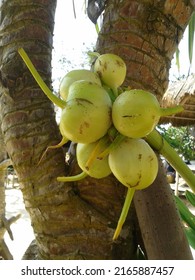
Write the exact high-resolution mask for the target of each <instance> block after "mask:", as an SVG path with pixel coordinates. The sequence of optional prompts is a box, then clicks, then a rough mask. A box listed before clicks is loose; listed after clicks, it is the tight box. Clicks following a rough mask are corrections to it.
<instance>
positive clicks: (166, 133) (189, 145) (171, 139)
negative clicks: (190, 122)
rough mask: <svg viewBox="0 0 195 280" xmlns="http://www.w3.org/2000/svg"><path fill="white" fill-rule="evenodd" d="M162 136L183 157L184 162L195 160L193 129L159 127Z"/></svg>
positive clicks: (187, 127)
mask: <svg viewBox="0 0 195 280" xmlns="http://www.w3.org/2000/svg"><path fill="white" fill-rule="evenodd" d="M158 129H159V130H160V132H161V134H162V136H163V137H164V138H165V139H166V140H167V142H168V143H169V144H170V145H171V146H172V147H173V148H174V149H175V150H176V151H177V152H178V154H180V155H181V156H183V158H184V160H186V161H188V160H195V137H194V136H193V127H190V126H181V127H174V126H172V125H169V126H168V127H167V126H164V125H160V126H158Z"/></svg>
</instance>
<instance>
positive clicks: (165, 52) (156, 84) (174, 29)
mask: <svg viewBox="0 0 195 280" xmlns="http://www.w3.org/2000/svg"><path fill="white" fill-rule="evenodd" d="M193 9H194V1H184V0H178V1H170V0H166V1H165V0H164V1H162V0H160V1H153V0H147V1H141V0H135V1H134V0H133V1H126V0H122V1H119V0H108V1H107V8H106V11H105V14H104V21H103V27H102V29H101V32H100V35H99V40H98V43H97V50H100V52H101V53H104V52H109V51H112V52H114V53H116V54H119V55H120V56H121V57H123V58H124V60H125V62H126V63H127V67H128V73H127V79H126V84H127V85H129V86H131V87H132V88H142V89H147V90H150V91H152V92H153V93H154V94H155V95H156V96H157V97H158V98H159V100H160V99H161V97H162V96H163V94H164V92H165V90H166V88H167V85H168V74H169V68H170V64H171V60H172V58H173V54H174V53H175V50H176V47H177V45H178V43H179V41H180V39H181V38H182V36H183V32H184V30H185V27H186V25H187V24H188V22H189V19H190V16H191V14H192V11H193Z"/></svg>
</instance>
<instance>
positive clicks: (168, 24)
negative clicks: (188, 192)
mask: <svg viewBox="0 0 195 280" xmlns="http://www.w3.org/2000/svg"><path fill="white" fill-rule="evenodd" d="M194 8H195V3H194V2H193V3H192V2H191V1H182V0H180V1H150V0H148V1H139V0H137V1H119V0H108V1H107V6H106V10H105V14H104V21H103V26H102V29H101V32H100V35H99V37H98V42H97V51H99V52H100V53H106V52H111V53H116V54H118V55H120V56H121V57H122V58H123V59H124V60H125V61H126V64H127V79H126V81H125V84H126V85H128V86H130V87H132V88H141V89H145V90H149V91H151V92H152V93H154V94H155V95H156V96H157V98H158V99H159V101H161V98H162V96H163V94H164V92H165V90H166V88H167V86H168V75H169V68H170V64H171V59H172V57H173V54H174V53H175V51H176V47H177V45H178V43H179V41H180V39H181V38H182V35H183V33H184V30H185V27H186V25H187V24H188V22H189V19H190V16H191V14H192V12H193V11H194ZM134 204H135V209H136V213H137V216H138V221H139V225H140V229H141V234H142V238H143V241H144V245H145V249H146V254H147V257H148V258H149V259H192V254H191V251H190V249H189V245H188V242H187V240H186V237H185V234H184V231H183V225H182V222H181V220H180V218H179V215H178V211H177V210H176V206H175V202H174V199H173V194H172V192H171V190H170V187H169V185H168V183H167V180H166V177H165V171H164V169H163V166H162V164H161V163H160V164H159V174H158V176H157V179H156V180H155V182H154V183H153V184H152V186H150V187H149V188H147V189H146V190H144V191H137V192H136V194H135V197H134ZM181 246H182V248H181ZM178 248H180V250H178Z"/></svg>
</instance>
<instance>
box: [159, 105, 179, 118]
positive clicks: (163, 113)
mask: <svg viewBox="0 0 195 280" xmlns="http://www.w3.org/2000/svg"><path fill="white" fill-rule="evenodd" d="M183 110H184V108H183V106H181V105H177V106H175V107H170V108H161V115H160V116H161V117H165V116H170V115H175V114H177V113H180V112H182V111H183Z"/></svg>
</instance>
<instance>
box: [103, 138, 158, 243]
mask: <svg viewBox="0 0 195 280" xmlns="http://www.w3.org/2000/svg"><path fill="white" fill-rule="evenodd" d="M108 162H109V166H110V169H111V171H112V173H113V174H114V176H115V177H116V178H117V179H118V180H119V181H120V182H121V183H122V184H123V185H124V186H126V187H128V191H127V196H126V199H125V203H124V206H123V209H122V212H121V216H120V219H119V221H118V225H117V229H116V231H115V234H114V237H113V239H114V240H115V239H117V237H118V236H119V234H120V231H121V229H122V226H123V223H124V222H125V219H126V216H127V214H128V210H129V207H130V204H131V201H132V199H133V196H134V192H135V191H136V190H142V189H145V188H147V187H148V186H150V185H151V184H152V183H153V181H154V180H155V178H156V176H157V172H158V160H157V157H156V155H155V153H154V151H153V150H152V149H151V147H150V146H149V145H148V144H147V143H146V141H145V140H143V139H131V138H127V137H126V138H125V139H124V140H123V141H122V142H121V143H119V144H118V145H117V146H116V147H115V149H112V150H111V152H110V154H109V156H108Z"/></svg>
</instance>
